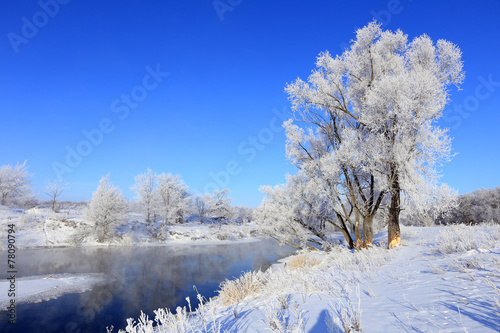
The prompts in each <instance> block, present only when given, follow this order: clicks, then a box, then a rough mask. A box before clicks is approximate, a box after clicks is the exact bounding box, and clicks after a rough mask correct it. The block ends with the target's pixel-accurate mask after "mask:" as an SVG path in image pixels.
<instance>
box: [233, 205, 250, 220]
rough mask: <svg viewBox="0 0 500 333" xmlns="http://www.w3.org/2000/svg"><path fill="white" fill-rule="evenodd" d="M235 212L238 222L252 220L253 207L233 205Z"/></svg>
mask: <svg viewBox="0 0 500 333" xmlns="http://www.w3.org/2000/svg"><path fill="white" fill-rule="evenodd" d="M233 212H234V216H235V218H236V220H237V221H238V223H248V222H250V221H251V220H252V217H253V209H252V208H250V207H247V206H236V207H233Z"/></svg>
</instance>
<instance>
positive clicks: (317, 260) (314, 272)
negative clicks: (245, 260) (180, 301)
mask: <svg viewBox="0 0 500 333" xmlns="http://www.w3.org/2000/svg"><path fill="white" fill-rule="evenodd" d="M402 232H403V237H402V239H403V245H402V246H401V247H398V248H396V249H393V250H387V249H385V237H386V233H382V234H380V235H378V237H379V239H378V240H379V244H381V245H380V246H375V247H374V248H371V249H369V250H362V251H351V250H347V249H345V248H342V247H339V248H336V249H335V250H333V251H331V252H330V253H319V252H303V253H300V254H298V255H295V256H292V257H289V258H287V259H284V260H283V263H282V264H281V265H277V266H274V267H272V268H271V269H269V270H267V271H266V272H263V273H262V272H254V273H247V274H245V275H244V276H243V277H241V278H240V279H239V280H235V281H225V282H224V283H223V284H222V285H221V289H222V291H221V293H220V296H219V297H217V298H215V299H213V300H211V301H210V302H207V303H205V304H204V305H203V306H201V307H200V308H199V309H198V310H197V312H196V313H193V314H189V313H187V312H185V311H184V310H182V309H180V308H178V309H177V313H178V314H177V315H175V316H174V315H172V314H170V313H169V312H165V311H164V310H159V311H157V312H156V320H157V323H160V324H163V326H161V327H157V328H156V329H157V330H155V332H174V331H175V332H198V331H201V332H226V331H227V332H264V331H276V332H328V331H331V332H344V331H349V330H351V331H353V332H355V331H361V330H362V331H363V332H392V331H399V332H409V331H417V332H421V331H422V332H428V331H436V332H459V331H463V332H498V331H499V330H500V325H499V319H500V317H499V313H500V303H499V299H500V290H499V288H498V286H499V284H500V260H499V254H500V226H498V225H496V226H476V227H465V226H452V227H428V228H417V227H403V229H402ZM148 320H149V319H147V318H146V317H142V320H141V319H139V324H137V323H136V324H135V325H134V324H133V323H132V320H130V321H129V327H128V328H127V332H153V328H152V326H153V321H148ZM155 325H156V324H155Z"/></svg>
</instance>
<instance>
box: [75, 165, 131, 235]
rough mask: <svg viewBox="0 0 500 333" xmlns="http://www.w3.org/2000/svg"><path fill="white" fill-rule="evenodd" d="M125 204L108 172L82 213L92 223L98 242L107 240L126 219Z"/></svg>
mask: <svg viewBox="0 0 500 333" xmlns="http://www.w3.org/2000/svg"><path fill="white" fill-rule="evenodd" d="M126 211H127V204H126V202H125V198H124V197H123V195H122V194H121V192H120V190H119V189H118V187H114V186H113V185H112V184H111V182H110V181H109V174H108V175H107V176H105V177H102V178H101V180H100V182H99V186H98V187H97V190H96V191H95V192H94V194H92V200H91V201H90V204H89V207H88V209H87V210H86V211H85V213H84V217H85V219H86V220H87V221H89V222H90V223H92V224H93V226H94V230H93V232H95V236H96V239H97V241H98V242H100V243H102V242H104V241H106V240H109V239H110V238H111V237H112V236H113V234H114V231H115V229H116V227H117V226H119V225H120V224H121V223H123V222H125V220H126Z"/></svg>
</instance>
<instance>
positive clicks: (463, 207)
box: [436, 186, 500, 225]
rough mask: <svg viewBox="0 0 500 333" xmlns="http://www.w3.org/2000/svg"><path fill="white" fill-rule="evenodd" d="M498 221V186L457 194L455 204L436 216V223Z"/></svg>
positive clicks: (499, 190) (499, 201)
mask: <svg viewBox="0 0 500 333" xmlns="http://www.w3.org/2000/svg"><path fill="white" fill-rule="evenodd" d="M483 222H494V223H500V186H497V187H495V188H492V189H480V190H476V191H473V192H471V193H466V194H462V195H460V196H458V199H457V205H456V207H455V208H453V209H452V210H450V211H449V212H448V213H447V214H440V215H439V216H438V217H437V218H436V223H438V224H444V225H447V224H469V225H473V224H478V223H483Z"/></svg>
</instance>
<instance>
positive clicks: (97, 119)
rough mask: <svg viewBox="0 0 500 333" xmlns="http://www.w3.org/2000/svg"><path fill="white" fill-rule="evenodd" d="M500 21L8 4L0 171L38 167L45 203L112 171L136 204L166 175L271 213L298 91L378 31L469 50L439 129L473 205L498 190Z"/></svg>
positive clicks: (326, 4) (378, 11) (315, 4)
mask: <svg viewBox="0 0 500 333" xmlns="http://www.w3.org/2000/svg"><path fill="white" fill-rule="evenodd" d="M41 4H42V5H41ZM43 4H45V5H43ZM54 4H57V6H55V5H54ZM214 4H215V5H217V9H216V8H215V6H214ZM42 7H45V9H43V8H42ZM499 17H500V1H493V0H490V1H417V0H413V1H409V0H406V1H404V0H401V1H392V0H391V1H250V0H243V1H241V0H231V1H229V0H220V1H216V2H214V1H212V0H205V1H189V0H186V1H153V0H150V1H137V0H136V1H132V0H129V1H117V0H113V1H81V0H80V1H77V0H72V1H68V0H59V2H55V0H42V1H40V2H38V1H27V0H26V1H16V0H5V1H3V3H2V11H0V54H1V59H2V61H1V62H0V73H1V76H0V114H1V118H0V119H1V120H0V142H1V143H2V145H1V148H0V165H4V164H15V163H16V162H18V161H19V162H22V161H24V160H28V164H29V171H30V172H31V173H32V174H33V178H32V181H33V184H34V187H35V190H36V191H37V192H40V196H39V197H40V198H41V199H47V197H46V196H45V195H44V194H43V186H44V183H45V181H46V180H48V179H55V178H56V177H57V175H58V174H59V175H61V176H62V178H63V179H64V180H65V181H66V182H67V183H69V186H70V188H69V189H67V190H66V192H65V193H64V194H63V199H65V200H89V199H90V197H91V194H92V192H93V191H95V189H96V187H97V185H98V182H99V179H100V178H101V176H103V175H105V174H107V173H110V175H111V181H112V182H113V183H114V184H115V185H118V186H119V187H120V188H121V190H122V192H123V193H124V194H125V195H126V196H127V197H128V198H130V199H132V198H133V197H134V194H133V192H132V191H131V190H130V189H129V187H130V186H131V185H132V184H133V183H134V177H135V176H136V175H137V174H139V173H142V172H144V171H146V169H147V168H151V169H153V170H154V171H155V172H157V173H161V172H171V173H173V174H180V175H181V177H182V178H183V179H184V181H185V182H186V184H187V185H188V186H189V187H190V189H191V190H192V191H193V192H204V191H205V190H209V191H211V190H212V189H213V188H214V185H215V184H216V183H217V182H218V183H219V184H220V185H223V186H224V187H228V188H229V189H230V190H231V191H232V197H233V198H234V201H233V203H234V204H246V205H248V206H253V207H255V206H258V205H259V203H260V201H261V199H262V195H261V194H260V193H259V192H258V187H259V186H260V185H266V184H269V185H274V184H279V183H283V182H284V180H285V177H284V175H285V174H286V173H293V172H295V170H294V168H293V167H292V166H291V165H290V164H289V163H288V162H287V160H286V156H285V136H284V133H283V130H282V128H281V127H280V123H281V122H282V121H283V120H284V119H286V117H287V115H286V113H287V112H289V110H290V104H289V102H288V100H287V96H286V94H285V93H284V91H283V89H284V86H285V84H286V83H287V82H291V81H293V80H295V79H296V78H297V76H300V77H301V78H303V79H305V78H307V76H308V74H309V73H310V71H311V70H312V69H313V67H314V62H315V58H316V56H317V55H318V53H319V52H321V51H324V50H329V51H330V52H331V53H333V54H338V53H341V52H342V50H343V47H344V46H345V45H346V43H348V42H349V41H350V40H351V39H352V38H354V32H355V30H356V29H358V28H361V27H363V26H364V25H366V24H367V23H369V22H370V21H371V20H372V19H373V18H377V19H378V20H379V21H380V22H382V23H383V25H384V28H386V29H391V30H396V29H398V28H399V29H402V30H403V32H405V33H407V34H408V35H409V37H410V38H413V37H415V36H418V35H421V34H423V33H426V34H428V35H429V36H430V37H431V38H432V39H433V40H437V39H440V38H444V39H448V40H450V41H452V42H454V43H456V44H458V45H459V46H460V48H461V49H462V52H463V60H464V63H465V71H466V80H465V83H464V85H463V87H462V88H463V90H462V91H459V92H456V91H454V92H453V94H452V96H451V97H452V101H451V102H450V105H449V107H447V109H446V111H445V117H444V118H443V119H442V120H441V122H440V124H441V125H442V126H445V127H450V129H451V130H450V134H451V136H452V137H454V141H453V147H454V151H455V152H456V153H458V155H457V156H456V157H455V158H454V159H453V161H452V162H450V163H448V164H447V165H446V166H445V167H444V168H443V173H444V177H443V181H445V182H446V183H448V184H450V185H451V186H452V187H454V188H456V189H458V190H459V192H460V193H466V192H470V191H472V190H475V189H477V188H490V187H495V186H499V185H500V156H499V153H500V135H499V132H500V126H499V125H500V112H499V111H500V20H499ZM167 73H168V74H167ZM488 82H489V83H488ZM273 110H274V111H273ZM284 113H285V115H284ZM85 133H86V134H87V135H86V134H85ZM87 137H90V139H89V138H87ZM76 154H78V156H75V155H76Z"/></svg>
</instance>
